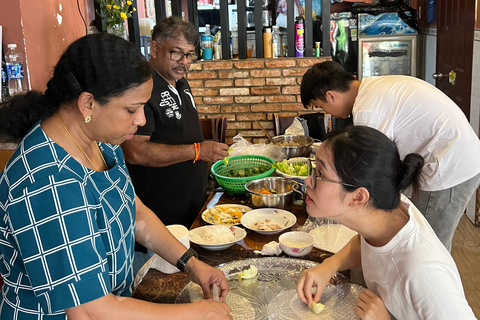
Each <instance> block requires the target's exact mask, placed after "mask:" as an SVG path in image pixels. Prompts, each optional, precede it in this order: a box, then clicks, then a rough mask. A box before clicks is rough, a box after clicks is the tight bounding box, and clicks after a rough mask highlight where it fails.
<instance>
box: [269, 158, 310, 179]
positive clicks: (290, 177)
mask: <svg viewBox="0 0 480 320" xmlns="http://www.w3.org/2000/svg"><path fill="white" fill-rule="evenodd" d="M287 162H288V163H292V164H295V163H297V162H301V163H307V162H308V158H305V157H299V158H290V159H288V160H287ZM275 170H276V171H275V172H276V173H277V174H279V175H281V176H284V177H285V178H287V179H295V180H297V179H298V180H300V182H302V181H305V179H306V178H307V177H308V176H292V175H290V174H286V173H284V172H282V171H280V170H278V169H275Z"/></svg>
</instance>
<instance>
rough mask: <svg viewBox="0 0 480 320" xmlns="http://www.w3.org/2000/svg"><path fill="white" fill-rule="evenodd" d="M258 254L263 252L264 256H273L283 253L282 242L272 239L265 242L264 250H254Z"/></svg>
mask: <svg viewBox="0 0 480 320" xmlns="http://www.w3.org/2000/svg"><path fill="white" fill-rule="evenodd" d="M253 252H255V253H256V254H261V255H262V256H273V255H276V256H278V255H280V253H282V249H281V248H280V244H279V243H278V242H276V241H270V242H269V243H267V244H265V245H264V246H263V248H262V250H261V251H260V250H254V251H253Z"/></svg>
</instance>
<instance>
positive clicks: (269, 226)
mask: <svg viewBox="0 0 480 320" xmlns="http://www.w3.org/2000/svg"><path fill="white" fill-rule="evenodd" d="M250 229H254V230H263V231H275V230H281V229H283V227H282V226H281V225H279V224H278V223H276V222H274V221H272V220H270V219H264V220H259V221H257V222H255V223H254V224H253V225H251V226H250Z"/></svg>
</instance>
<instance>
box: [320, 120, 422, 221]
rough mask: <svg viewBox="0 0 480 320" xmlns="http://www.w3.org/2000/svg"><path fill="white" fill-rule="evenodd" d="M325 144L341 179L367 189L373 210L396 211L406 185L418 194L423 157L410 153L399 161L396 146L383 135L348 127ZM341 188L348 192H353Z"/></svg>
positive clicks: (368, 128) (366, 129)
mask: <svg viewBox="0 0 480 320" xmlns="http://www.w3.org/2000/svg"><path fill="white" fill-rule="evenodd" d="M324 143H326V146H327V147H328V148H329V149H330V150H331V151H332V154H333V162H334V166H335V171H336V173H337V175H338V176H339V177H340V179H341V180H342V181H343V182H345V183H348V184H352V185H355V186H360V187H364V188H366V189H367V190H368V191H369V193H370V198H371V200H370V204H371V205H373V207H375V208H377V209H382V210H387V211H390V210H393V209H395V208H397V207H398V205H399V203H400V193H401V192H402V191H403V190H405V188H407V187H408V186H409V185H412V190H413V192H414V193H416V192H418V188H419V184H420V179H421V172H422V168H423V164H424V160H423V157H422V156H421V155H419V154H417V153H410V154H408V155H407V156H406V157H405V159H404V160H403V161H402V160H401V159H400V154H399V152H398V149H397V146H396V144H395V143H394V142H393V141H391V140H390V139H389V138H388V137H387V136H386V135H384V134H383V133H382V132H380V131H378V130H376V129H373V128H370V127H367V126H349V127H347V128H345V129H343V130H340V131H337V132H334V133H332V135H331V136H330V137H328V138H327V140H326V141H325V142H324ZM343 188H344V189H345V190H346V191H347V192H351V191H353V190H355V189H356V188H355V187H350V186H343Z"/></svg>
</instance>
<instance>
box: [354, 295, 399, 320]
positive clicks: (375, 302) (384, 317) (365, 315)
mask: <svg viewBox="0 0 480 320" xmlns="http://www.w3.org/2000/svg"><path fill="white" fill-rule="evenodd" d="M355 314H356V315H357V316H359V317H360V319H362V320H390V319H391V318H390V314H389V313H388V311H387V308H386V307H385V304H384V303H383V301H382V299H381V298H380V297H379V296H377V295H376V294H375V293H373V292H372V291H370V290H368V289H365V290H363V291H362V292H360V294H359V295H358V298H357V301H356V302H355Z"/></svg>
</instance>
